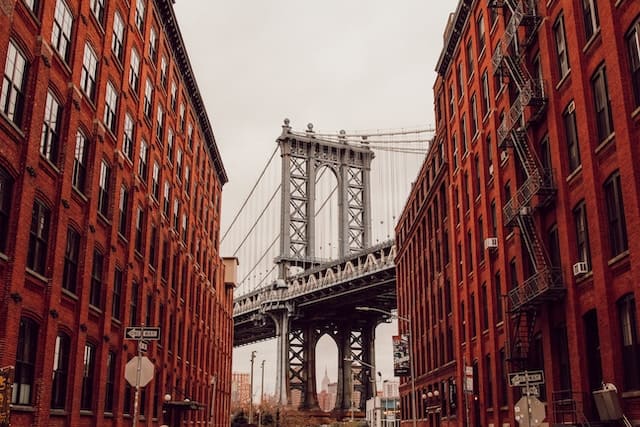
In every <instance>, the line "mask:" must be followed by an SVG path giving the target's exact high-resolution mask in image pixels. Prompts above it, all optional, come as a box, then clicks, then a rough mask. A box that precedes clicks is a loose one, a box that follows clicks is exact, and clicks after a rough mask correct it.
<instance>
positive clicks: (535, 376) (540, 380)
mask: <svg viewBox="0 0 640 427" xmlns="http://www.w3.org/2000/svg"><path fill="white" fill-rule="evenodd" d="M536 384H544V372H543V371H521V372H513V373H510V374H509V385H510V386H511V387H519V386H529V385H536Z"/></svg>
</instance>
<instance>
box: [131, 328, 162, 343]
mask: <svg viewBox="0 0 640 427" xmlns="http://www.w3.org/2000/svg"><path fill="white" fill-rule="evenodd" d="M124 337H125V339H128V340H140V339H145V340H156V341H157V340H159V339H160V328H158V327H151V328H145V327H142V326H129V327H127V328H126V330H125V332H124Z"/></svg>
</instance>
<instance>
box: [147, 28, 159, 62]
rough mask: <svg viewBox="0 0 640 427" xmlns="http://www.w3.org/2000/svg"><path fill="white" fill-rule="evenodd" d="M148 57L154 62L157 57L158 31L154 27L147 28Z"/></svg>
mask: <svg viewBox="0 0 640 427" xmlns="http://www.w3.org/2000/svg"><path fill="white" fill-rule="evenodd" d="M149 58H151V62H154V63H155V62H156V60H157V59H158V32H157V31H156V28H155V27H151V30H149Z"/></svg>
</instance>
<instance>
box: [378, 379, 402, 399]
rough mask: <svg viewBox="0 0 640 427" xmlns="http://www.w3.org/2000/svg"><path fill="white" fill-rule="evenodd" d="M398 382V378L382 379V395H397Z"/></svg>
mask: <svg viewBox="0 0 640 427" xmlns="http://www.w3.org/2000/svg"><path fill="white" fill-rule="evenodd" d="M399 386H400V382H399V381H398V380H384V381H382V397H398V396H400V392H399V390H398V387H399Z"/></svg>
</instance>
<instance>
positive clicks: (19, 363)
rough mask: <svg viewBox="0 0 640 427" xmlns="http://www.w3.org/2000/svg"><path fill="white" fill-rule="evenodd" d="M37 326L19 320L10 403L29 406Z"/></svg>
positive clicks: (28, 320) (29, 320)
mask: <svg viewBox="0 0 640 427" xmlns="http://www.w3.org/2000/svg"><path fill="white" fill-rule="evenodd" d="M38 330H39V326H38V324H37V323H36V322H35V321H34V320H32V319H30V318H28V317H23V318H21V319H20V330H19V331H18V349H17V351H16V370H15V377H14V382H13V393H12V396H11V403H13V404H14V405H31V403H32V398H33V386H34V382H35V381H34V380H35V366H36V354H37V351H38Z"/></svg>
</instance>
